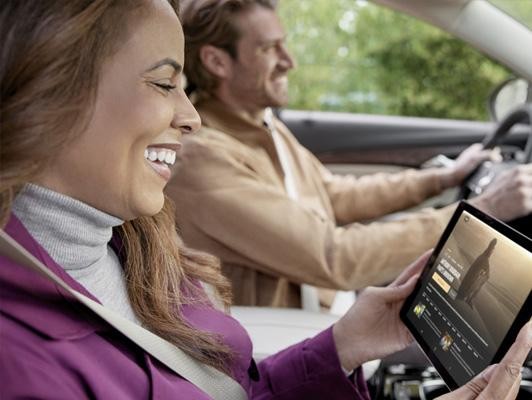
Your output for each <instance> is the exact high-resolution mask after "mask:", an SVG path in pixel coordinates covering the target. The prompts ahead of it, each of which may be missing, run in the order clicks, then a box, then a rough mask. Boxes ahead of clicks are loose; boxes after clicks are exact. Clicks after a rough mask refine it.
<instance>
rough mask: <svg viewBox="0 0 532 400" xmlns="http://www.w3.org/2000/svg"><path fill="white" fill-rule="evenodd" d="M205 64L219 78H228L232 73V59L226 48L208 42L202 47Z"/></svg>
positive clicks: (201, 55) (201, 54) (201, 56)
mask: <svg viewBox="0 0 532 400" xmlns="http://www.w3.org/2000/svg"><path fill="white" fill-rule="evenodd" d="M199 55H200V59H201V62H202V63H203V66H204V67H205V68H206V69H207V71H209V72H210V73H211V74H213V75H214V76H216V77H217V78H220V79H224V78H228V77H229V76H230V75H231V73H232V68H231V66H232V59H231V56H230V55H229V53H227V52H226V51H225V50H223V49H221V48H219V47H215V46H211V45H209V44H206V45H205V46H203V47H202V48H201V49H200V53H199Z"/></svg>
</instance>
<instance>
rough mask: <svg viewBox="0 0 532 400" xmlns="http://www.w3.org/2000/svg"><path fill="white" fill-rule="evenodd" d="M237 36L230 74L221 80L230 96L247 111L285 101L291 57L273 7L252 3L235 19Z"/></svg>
mask: <svg viewBox="0 0 532 400" xmlns="http://www.w3.org/2000/svg"><path fill="white" fill-rule="evenodd" d="M236 23H237V26H238V27H239V30H240V33H241V37H240V40H239V41H238V42H237V46H236V50H237V58H236V60H233V62H232V66H231V74H230V76H229V77H228V79H227V80H226V81H225V82H224V84H226V85H227V88H228V90H229V92H230V93H231V95H232V97H233V98H235V99H238V101H239V103H240V104H242V105H243V106H244V107H245V108H246V109H248V110H249V111H258V110H262V109H264V108H266V107H279V106H284V105H285V104H286V103H287V102H288V77H287V73H288V71H289V70H291V69H292V68H294V60H293V59H292V57H291V55H290V54H289V53H288V51H287V49H286V48H285V43H284V38H285V33H284V29H283V27H282V25H281V21H280V20H279V17H278V16H277V14H276V13H275V11H273V10H270V9H267V8H264V7H260V6H257V7H254V8H252V9H251V10H249V11H247V12H245V13H243V14H241V15H239V16H238V17H237V20H236Z"/></svg>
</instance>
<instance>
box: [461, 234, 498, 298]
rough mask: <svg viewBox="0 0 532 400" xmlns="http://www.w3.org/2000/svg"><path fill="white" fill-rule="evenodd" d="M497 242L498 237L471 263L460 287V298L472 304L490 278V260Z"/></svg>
mask: <svg viewBox="0 0 532 400" xmlns="http://www.w3.org/2000/svg"><path fill="white" fill-rule="evenodd" d="M496 244H497V239H492V240H491V242H490V243H489V244H488V247H487V248H486V250H484V251H483V252H482V254H481V255H479V256H478V257H477V259H476V260H475V261H474V262H473V263H472V264H471V267H469V271H467V274H466V275H465V276H464V279H463V281H462V283H461V285H460V288H459V289H458V298H460V299H463V300H465V302H466V303H467V304H469V305H472V302H473V299H474V298H475V297H476V296H477V294H478V292H479V291H480V289H481V288H482V286H484V284H485V283H486V282H487V281H488V279H489V276H490V263H489V261H490V257H491V255H492V253H493V249H494V248H495V245H496Z"/></svg>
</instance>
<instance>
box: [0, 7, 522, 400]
mask: <svg viewBox="0 0 532 400" xmlns="http://www.w3.org/2000/svg"><path fill="white" fill-rule="evenodd" d="M176 9H177V4H175V2H172V1H167V0H121V1H110V0H72V1H67V2H65V1H60V0H56V1H52V0H50V1H47V2H35V1H33V0H4V1H2V2H1V5H0V30H1V32H0V33H1V37H2V38H3V41H4V42H3V45H2V54H1V57H0V79H1V85H0V87H1V101H2V103H1V107H0V121H1V125H0V131H1V135H2V136H1V137H2V146H1V149H0V152H1V153H0V156H1V162H2V168H1V172H0V174H1V175H0V193H1V206H2V207H1V214H0V220H1V221H2V226H3V229H4V230H5V231H6V233H7V234H8V235H9V236H11V237H12V238H14V239H15V240H16V241H17V242H19V243H20V244H21V245H22V246H23V247H25V248H26V249H27V250H28V251H29V252H30V253H32V254H33V255H34V256H35V257H36V258H38V259H39V260H40V261H42V262H43V263H44V264H45V265H46V267H47V268H48V269H49V270H50V271H52V272H53V273H55V274H56V275H58V276H59V277H61V278H62V279H63V280H64V281H65V282H66V283H67V284H68V285H69V286H71V287H72V288H74V289H76V290H78V291H79V292H81V293H83V294H85V295H87V296H88V297H91V298H93V299H95V300H98V301H100V302H101V303H103V305H105V306H106V307H108V308H110V309H113V310H115V311H116V312H118V313H119V314H121V315H123V316H125V317H126V318H128V319H130V320H131V321H134V322H136V323H138V324H141V325H143V326H144V327H146V328H147V329H149V330H150V331H152V332H154V333H156V334H157V335H159V336H161V337H163V338H165V339H167V340H168V341H170V342H172V343H174V344H175V345H177V346H178V347H179V348H181V349H182V350H183V351H184V352H185V353H187V354H189V355H191V356H192V357H193V358H195V359H196V360H198V361H200V362H201V363H204V364H207V365H210V366H213V367H214V368H216V369H218V370H220V371H223V372H225V373H227V374H229V375H231V376H232V377H234V378H235V379H236V380H237V381H238V382H239V383H240V384H241V385H242V386H243V388H244V389H245V391H246V392H247V394H248V396H249V397H250V398H272V397H275V398H277V399H282V398H287V399H288V398H290V399H294V398H304V397H305V398H312V397H313V398H323V397H325V396H327V397H328V398H357V399H366V398H368V394H367V391H366V387H365V384H364V380H363V377H362V375H361V372H360V368H359V366H360V365H361V364H362V363H363V362H365V361H367V360H370V359H373V358H378V357H382V356H384V355H386V354H389V353H391V352H394V351H397V350H400V349H402V348H403V347H405V346H406V345H407V344H408V343H409V342H410V340H411V339H410V336H409V335H408V333H407V331H406V329H405V328H404V327H403V326H402V325H401V323H400V322H399V319H398V315H397V314H398V309H399V308H400V305H401V303H402V301H403V300H404V298H405V297H406V296H407V295H408V293H409V292H410V291H411V290H412V288H413V286H414V283H415V279H416V277H417V274H418V273H419V271H420V269H421V268H422V266H423V262H424V260H425V258H422V259H420V260H418V261H417V262H416V263H414V264H413V265H412V266H411V267H409V268H408V269H407V270H406V271H405V273H404V274H402V276H400V277H399V278H398V279H397V280H396V281H395V282H394V283H393V284H392V285H391V286H390V287H388V288H370V289H368V290H366V291H365V292H364V295H362V296H361V298H360V301H358V302H357V304H356V305H355V306H354V307H353V308H352V309H351V310H350V311H349V312H348V314H347V315H346V316H345V317H344V318H342V319H341V320H340V321H339V322H338V323H337V324H335V325H334V326H333V327H331V328H330V329H328V330H326V331H324V332H322V333H321V334H319V335H317V336H316V337H315V338H312V339H309V340H307V341H305V342H303V343H300V344H297V345H295V346H293V347H291V348H289V349H286V350H285V351H283V352H281V353H279V354H276V355H274V356H272V357H270V358H268V359H266V360H265V361H263V362H262V363H260V364H259V366H258V371H257V370H255V369H254V363H253V361H252V359H251V343H250V341H249V337H248V336H247V334H246V332H245V331H244V330H243V328H242V327H241V326H240V325H239V324H238V323H237V322H236V321H235V320H233V319H232V318H231V317H230V316H228V315H227V314H225V313H224V312H222V311H219V310H216V309H215V308H213V307H212V305H211V303H210V302H209V300H208V298H207V296H206V295H205V294H204V292H203V289H202V286H201V284H199V282H204V283H207V284H209V285H211V286H213V287H214V288H215V292H216V293H217V295H218V296H219V297H220V298H221V299H222V300H223V301H224V304H225V305H226V306H227V305H228V304H229V303H228V298H229V288H228V285H227V282H226V281H225V280H224V279H223V278H222V277H221V275H220V273H219V266H218V265H217V263H216V262H215V260H214V259H213V258H212V257H210V256H208V255H205V254H201V253H198V252H194V251H192V250H189V249H187V248H185V247H184V246H183V245H182V243H181V242H180V240H179V238H178V237H177V235H176V233H175V229H174V221H173V219H172V215H173V210H172V209H171V208H172V207H171V205H170V204H169V202H168V201H167V200H166V199H165V198H164V195H163V188H164V186H165V184H166V182H167V181H168V179H169V177H170V167H171V165H172V164H173V161H174V160H175V153H176V151H178V149H179V147H180V145H179V138H180V137H181V136H182V135H183V134H187V133H192V132H194V131H195V130H197V129H198V126H199V123H200V122H199V118H198V116H197V114H196V112H195V110H194V109H193V107H192V106H191V104H190V103H189V101H188V99H187V98H186V96H185V94H184V93H183V91H182V89H181V87H182V85H181V72H182V67H183V33H182V30H181V26H180V24H179V20H178V18H177V15H176V12H175V10H176ZM198 212H200V211H199V210H198ZM425 257H426V256H425ZM0 264H1V265H0V296H1V304H0V308H1V313H0V318H1V321H0V323H1V327H2V329H0V335H1V343H2V350H1V352H0V371H1V372H0V374H1V381H2V385H1V388H0V391H1V393H2V395H4V396H5V397H6V398H10V399H11V398H54V399H62V398H64V399H74V398H76V399H77V398H95V399H103V398H105V399H107V398H111V399H133V398H139V399H144V398H158V399H171V398H185V399H206V398H208V397H207V395H206V394H205V393H204V392H202V391H201V390H200V389H199V388H197V387H196V386H194V385H193V384H191V383H189V382H188V381H186V380H184V379H182V378H181V377H180V376H178V375H177V374H174V373H172V372H171V371H170V370H168V369H167V368H166V367H164V366H163V365H162V364H161V363H159V362H158V361H156V360H154V359H153V358H152V357H151V356H149V355H148V354H147V353H146V352H144V351H143V350H142V349H141V348H139V347H137V346H136V345H134V344H133V343H132V342H130V341H129V340H128V339H127V338H125V337H124V336H123V335H122V334H120V333H119V332H118V331H117V330H115V329H114V328H112V327H111V326H109V325H108V324H106V323H104V322H103V321H102V320H101V319H100V318H98V317H97V316H95V315H94V314H92V313H90V312H88V311H87V310H85V309H84V308H83V307H81V306H80V305H79V304H78V303H76V301H74V300H73V299H71V298H69V297H68V296H67V295H65V293H64V292H63V291H61V290H59V289H58V288H57V287H56V286H55V285H54V284H52V283H50V282H49V281H48V280H45V279H43V278H42V277H40V276H39V275H37V274H36V273H34V272H32V271H30V270H28V269H26V268H25V267H22V266H21V265H18V264H17V263H15V262H13V261H10V260H9V259H7V258H5V257H2V258H0ZM529 330H530V329H529ZM523 332H524V333H523V334H522V335H521V337H520V339H519V340H518V341H517V342H516V345H514V347H513V348H512V350H511V351H510V352H509V355H508V356H507V357H508V359H507V360H506V361H505V362H504V363H503V364H504V365H503V367H504V366H506V365H507V364H508V363H512V365H514V366H515V365H520V363H522V362H523V360H524V357H526V354H527V353H528V350H529V349H530V340H528V342H527V341H526V337H525V334H526V331H525V330H523ZM342 367H343V369H342ZM503 367H499V368H496V369H495V370H494V372H491V373H487V374H485V375H484V376H480V377H478V378H475V380H474V381H472V384H471V385H470V386H466V387H464V388H462V389H461V390H462V392H455V393H452V394H450V395H448V396H447V397H446V398H447V399H458V398H460V399H461V398H464V394H466V393H467V394H468V396H469V398H475V397H476V396H477V395H479V398H488V397H482V396H486V393H488V392H486V391H492V390H500V388H504V389H505V391H504V395H505V396H506V394H507V393H508V392H509V389H510V388H511V387H513V390H514V392H515V388H516V386H515V385H516V384H518V380H519V373H518V372H517V373H516V374H515V375H505V374H506V372H505V371H507V370H508V368H503ZM344 370H347V371H353V370H354V372H353V373H352V374H350V375H348V374H346V372H345V371H344ZM488 381H489V383H488ZM495 382H496V383H497V385H495ZM483 388H486V389H485V390H484V392H483V394H479V393H480V391H481V390H483ZM471 390H473V392H472V391H471ZM495 396H496V394H495ZM513 396H514V397H509V398H515V394H514V395H513ZM489 398H492V397H489ZM496 398H504V397H503V396H502V397H497V396H496Z"/></svg>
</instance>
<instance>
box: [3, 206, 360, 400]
mask: <svg viewBox="0 0 532 400" xmlns="http://www.w3.org/2000/svg"><path fill="white" fill-rule="evenodd" d="M5 231H6V232H7V233H8V234H9V235H10V236H11V237H13V238H14V239H15V240H16V241H17V242H18V243H20V244H21V245H22V246H24V247H25V248H26V249H27V250H28V251H29V252H30V253H32V254H33V255H34V256H35V257H37V258H38V259H39V260H40V261H42V262H43V263H44V265H46V266H47V267H48V268H49V269H50V270H51V271H53V272H54V273H56V274H57V275H58V276H60V277H61V278H62V279H63V280H64V281H65V282H66V283H67V284H68V285H70V286H71V287H72V288H74V289H76V290H78V291H79V292H81V293H83V294H85V295H87V296H89V297H91V298H93V299H94V300H97V299H95V298H94V296H92V295H91V294H90V293H89V292H88V291H87V290H86V289H85V288H84V287H83V286H81V285H80V284H79V283H78V282H77V281H75V280H74V279H72V278H71V277H70V276H69V275H68V274H67V273H66V272H65V271H64V270H63V268H61V267H60V266H59V265H57V264H56V263H55V262H54V261H53V260H52V259H51V257H50V256H49V255H48V254H47V253H46V251H45V250H44V249H43V248H42V247H41V246H40V245H39V244H38V243H37V242H36V241H35V240H34V239H33V238H32V236H31V235H30V234H29V233H28V231H27V230H26V229H25V228H24V226H23V225H22V224H21V223H20V221H19V220H18V219H17V218H15V217H14V216H12V217H11V219H10V221H9V223H8V225H7V226H6V228H5ZM182 311H183V315H184V316H185V318H186V319H187V320H188V321H189V322H190V323H191V324H193V325H194V326H196V327H198V328H200V329H204V330H207V331H212V332H216V333H218V334H221V335H222V336H223V337H224V338H225V340H226V343H227V344H228V345H229V346H230V347H231V348H232V349H233V350H234V352H235V354H237V357H235V362H234V364H233V365H232V369H233V371H234V377H235V378H236V379H237V380H238V382H239V383H240V384H241V385H242V386H243V387H244V389H245V390H246V391H247V393H248V395H249V397H250V398H253V399H299V398H301V399H303V398H304V399H323V398H327V399H328V400H332V399H346V398H349V399H364V400H366V399H369V394H368V392H367V388H366V385H365V382H364V379H363V376H362V373H361V370H360V369H359V370H357V371H356V373H355V374H354V375H353V376H352V377H351V378H347V377H346V376H345V374H344V372H343V371H342V369H341V367H340V363H339V360H338V356H337V353H336V349H335V346H334V342H333V338H332V329H331V328H329V329H327V330H325V331H323V332H322V333H320V334H318V335H317V336H316V337H314V338H312V339H308V340H305V341H303V342H301V343H298V344H296V345H294V346H291V347H289V348H287V349H285V350H283V351H281V352H279V353H277V354H275V355H273V356H271V357H269V358H267V359H265V360H264V361H262V362H260V363H259V365H258V373H257V370H256V369H254V368H253V366H254V363H253V362H252V358H251V354H252V345H251V341H250V339H249V336H248V335H247V333H246V331H245V330H244V328H243V327H242V326H241V325H240V324H239V323H238V322H237V321H236V320H235V319H233V318H232V317H230V316H228V315H226V314H224V313H222V312H220V311H218V310H215V309H213V308H207V307H205V306H203V307H198V306H187V307H185V308H184V309H183V310H182ZM0 382H1V384H0V398H2V399H4V398H5V399H15V398H40V399H57V400H60V399H69V400H70V399H85V398H91V399H113V400H119V399H208V398H209V397H208V396H207V395H206V394H205V393H204V392H202V391H201V390H200V389H198V388H197V387H196V386H194V385H193V384H191V383H189V382H188V381H186V380H185V379H183V378H181V377H180V376H179V375H177V374H175V373H174V372H172V371H170V370H169V369H167V368H166V367H165V366H164V365H162V364H161V363H159V362H158V361H157V360H155V359H153V358H152V357H151V356H149V355H148V354H146V353H145V352H144V351H143V350H142V349H141V348H139V347H138V346H137V345H135V344H133V343H131V342H130V341H129V340H128V339H127V338H126V337H125V336H123V335H122V334H121V333H120V332H118V331H117V330H115V329H114V328H113V327H111V326H110V325H108V324H107V323H106V322H105V321H103V320H102V319H100V318H99V317H98V316H97V315H95V314H93V313H92V312H91V311H90V310H88V309H85V308H84V306H82V305H81V304H80V303H78V302H77V301H76V300H74V299H73V298H71V296H70V295H68V294H66V293H65V292H64V291H63V290H62V289H59V288H58V287H57V286H56V285H55V284H53V283H52V282H50V281H48V280H47V279H46V278H43V277H41V276H40V275H38V274H36V273H35V272H33V271H31V270H29V269H28V268H26V267H23V266H20V265H17V264H16V263H13V262H11V261H10V260H8V259H6V258H3V257H1V256H0Z"/></svg>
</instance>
